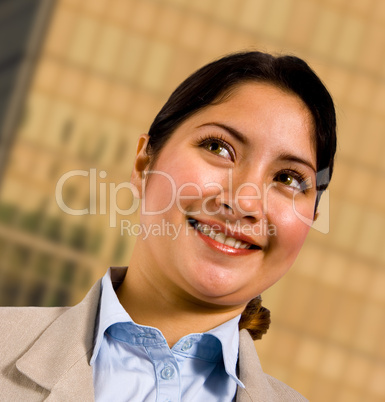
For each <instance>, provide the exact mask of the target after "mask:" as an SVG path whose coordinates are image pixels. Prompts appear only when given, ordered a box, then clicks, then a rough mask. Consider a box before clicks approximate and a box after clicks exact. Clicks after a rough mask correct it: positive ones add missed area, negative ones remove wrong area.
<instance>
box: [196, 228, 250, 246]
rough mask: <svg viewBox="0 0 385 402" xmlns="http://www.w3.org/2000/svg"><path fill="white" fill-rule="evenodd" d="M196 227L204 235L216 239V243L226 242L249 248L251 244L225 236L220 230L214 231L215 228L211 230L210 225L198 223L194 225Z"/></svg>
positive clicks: (230, 244) (229, 244)
mask: <svg viewBox="0 0 385 402" xmlns="http://www.w3.org/2000/svg"><path fill="white" fill-rule="evenodd" d="M196 228H197V229H198V230H199V231H200V232H201V233H203V234H204V235H206V236H209V237H211V238H212V239H213V240H215V241H217V242H218V243H221V244H226V245H227V246H230V247H234V248H236V249H239V248H241V249H245V248H250V246H251V244H250V243H246V242H243V241H241V240H237V239H234V238H233V237H227V236H226V235H225V234H224V233H222V232H216V231H215V230H212V229H211V228H210V226H208V225H202V224H201V223H198V224H197V225H196Z"/></svg>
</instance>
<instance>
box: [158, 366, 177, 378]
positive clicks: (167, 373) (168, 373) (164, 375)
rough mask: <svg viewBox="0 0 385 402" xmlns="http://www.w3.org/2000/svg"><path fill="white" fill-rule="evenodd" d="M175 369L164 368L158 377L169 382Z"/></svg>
mask: <svg viewBox="0 0 385 402" xmlns="http://www.w3.org/2000/svg"><path fill="white" fill-rule="evenodd" d="M174 374H175V369H174V367H172V366H166V367H165V368H164V369H163V370H162V371H161V372H160V375H161V377H162V378H163V379H164V380H171V379H172V377H174Z"/></svg>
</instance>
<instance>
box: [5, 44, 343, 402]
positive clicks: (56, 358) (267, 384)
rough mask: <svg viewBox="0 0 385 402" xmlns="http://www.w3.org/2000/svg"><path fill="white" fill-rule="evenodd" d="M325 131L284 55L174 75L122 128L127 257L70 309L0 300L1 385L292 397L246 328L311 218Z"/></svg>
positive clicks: (313, 79)
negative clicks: (130, 130)
mask: <svg viewBox="0 0 385 402" xmlns="http://www.w3.org/2000/svg"><path fill="white" fill-rule="evenodd" d="M335 129H336V121H335V112H334V106H333V102H332V99H331V97H330V95H329V94H328V92H327V90H326V89H325V87H324V86H323V84H322V83H321V81H320V80H319V79H318V78H317V76H316V75H315V74H314V72H313V71H312V70H311V69H310V68H309V67H308V66H307V64H306V63H305V62H303V61H302V60H300V59H298V58H296V57H291V56H284V57H274V56H271V55H268V54H263V53H260V52H246V53H238V54H234V55H230V56H227V57H224V58H222V59H220V60H218V61H215V62H213V63H211V64H209V65H207V66H205V67H203V68H201V69H200V70H198V71H197V72H196V73H194V74H193V75H192V76H190V77H189V78H187V80H186V81H184V82H183V83H182V84H181V85H180V86H179V87H178V88H177V89H176V90H175V92H174V93H173V94H172V95H171V97H170V98H169V100H168V101H167V103H166V104H165V105H164V107H163V108H162V110H161V111H160V112H159V114H158V115H157V117H156V118H155V120H154V122H153V124H152V126H151V128H150V130H149V133H148V135H142V136H141V137H140V139H139V142H138V148H137V156H136V160H135V164H134V169H133V173H132V178H131V182H132V184H133V185H135V186H136V188H137V190H138V195H139V197H140V198H141V199H142V208H141V224H142V227H143V229H144V230H143V232H142V235H140V236H138V239H137V242H136V245H135V248H134V252H133V256H132V259H131V261H130V266H129V269H125V268H123V269H122V268H121V269H115V268H112V269H110V270H109V271H108V273H107V274H106V275H105V277H104V278H103V279H102V282H101V283H100V282H98V283H97V284H96V285H95V286H94V287H93V288H92V290H91V291H90V293H89V294H88V295H87V297H86V298H85V299H84V300H83V302H82V303H80V304H79V305H77V306H75V307H73V308H70V309H63V308H54V309H33V310H31V309H13V310H12V312H11V311H10V309H4V310H3V311H2V312H1V320H0V329H1V334H2V337H3V338H5V341H4V345H6V347H4V355H5V358H4V360H3V364H4V367H5V369H2V373H3V377H2V380H1V381H2V382H1V387H2V389H4V390H5V391H3V395H6V397H8V399H15V397H16V399H17V397H20V398H23V399H28V400H41V399H43V398H46V397H48V398H52V399H50V400H93V399H94V398H95V399H96V400H101V401H107V400H113V401H128V400H130V401H132V400H135V401H155V400H156V401H163V400H182V401H203V400H207V401H232V400H234V398H236V400H237V401H246V400H247V401H249V400H252V401H270V400H272V401H273V400H274V401H282V400H285V401H286V400H293V401H295V400H298V401H299V400H304V398H303V397H302V396H300V395H299V394H298V393H296V392H295V391H294V390H292V389H291V388H289V387H287V386H286V385H284V384H282V383H280V382H279V381H278V380H275V379H273V378H272V377H269V376H268V375H266V374H264V373H263V372H262V370H261V367H260V365H259V362H258V357H257V355H256V352H255V349H254V345H253V342H252V338H253V339H258V338H260V337H261V336H262V334H263V333H265V332H266V330H267V328H268V325H269V312H268V310H266V309H265V308H263V307H262V306H261V299H260V294H261V293H262V292H263V291H264V290H265V289H267V288H268V287H270V286H271V285H273V284H274V283H275V282H276V281H277V280H279V279H280V278H281V277H282V276H283V275H284V274H285V273H286V272H287V271H288V269H289V268H290V266H291V265H292V263H293V261H294V259H295V258H296V256H297V254H298V252H299V250H300V248H301V246H302V244H303V242H304V240H305V238H306V235H307V233H308V231H309V225H308V222H309V221H312V220H313V219H314V217H315V216H316V212H317V205H318V202H319V197H320V194H321V193H322V190H324V189H325V188H326V186H327V184H328V180H329V178H330V176H331V173H332V170H333V159H334V154H335V148H336V131H335ZM320 172H322V173H323V174H322V175H321V174H320ZM325 183H326V184H325ZM159 228H163V232H159ZM155 229H156V230H155ZM114 289H115V291H116V292H115V291H114ZM10 320H11V322H10ZM239 329H240V330H241V331H240V332H238V330H239ZM4 334H5V335H4ZM15 334H17V335H18V336H19V338H18V339H15ZM20 337H21V339H20ZM2 353H3V352H2ZM6 399H7V398H6Z"/></svg>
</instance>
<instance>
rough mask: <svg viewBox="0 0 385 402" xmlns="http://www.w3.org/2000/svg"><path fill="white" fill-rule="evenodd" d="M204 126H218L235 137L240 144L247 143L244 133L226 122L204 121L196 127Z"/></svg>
mask: <svg viewBox="0 0 385 402" xmlns="http://www.w3.org/2000/svg"><path fill="white" fill-rule="evenodd" d="M206 126H216V127H219V128H221V129H222V130H225V131H227V132H228V133H229V134H230V135H232V136H233V137H234V138H235V139H237V140H238V141H239V142H241V143H242V144H249V139H248V138H247V137H246V136H245V135H244V134H242V133H241V132H240V131H238V130H237V129H235V128H234V127H231V126H228V125H227V124H223V123H215V122H213V123H205V124H201V125H200V126H198V128H200V127H206Z"/></svg>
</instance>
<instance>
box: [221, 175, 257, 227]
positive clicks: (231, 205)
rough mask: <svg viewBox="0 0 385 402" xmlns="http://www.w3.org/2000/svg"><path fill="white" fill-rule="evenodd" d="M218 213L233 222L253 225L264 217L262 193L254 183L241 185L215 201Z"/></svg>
mask: <svg viewBox="0 0 385 402" xmlns="http://www.w3.org/2000/svg"><path fill="white" fill-rule="evenodd" d="M216 203H217V206H218V207H219V208H220V211H221V212H222V213H223V214H225V215H227V216H228V217H229V218H230V217H231V218H232V219H234V220H239V219H245V220H248V221H249V222H250V223H255V222H257V221H259V220H260V219H262V218H263V217H264V207H263V204H264V200H263V192H262V190H261V189H260V188H259V186H258V185H257V184H255V183H250V182H248V183H242V184H241V185H239V186H238V187H236V188H234V189H230V191H226V192H224V193H223V194H221V195H219V196H218V197H217V199H216Z"/></svg>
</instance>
